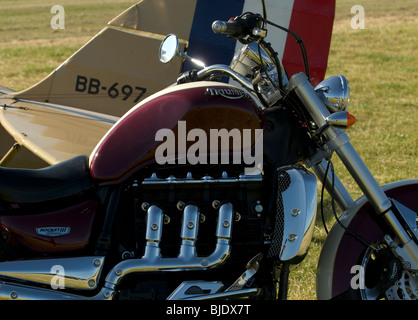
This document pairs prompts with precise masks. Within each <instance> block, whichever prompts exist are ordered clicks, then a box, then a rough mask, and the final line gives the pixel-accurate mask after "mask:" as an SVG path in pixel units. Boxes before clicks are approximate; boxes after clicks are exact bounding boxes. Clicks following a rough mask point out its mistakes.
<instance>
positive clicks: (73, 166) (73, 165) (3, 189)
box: [0, 156, 93, 204]
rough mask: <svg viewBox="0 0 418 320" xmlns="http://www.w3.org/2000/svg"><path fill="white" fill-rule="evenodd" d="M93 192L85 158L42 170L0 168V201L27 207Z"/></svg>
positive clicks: (79, 157)
mask: <svg viewBox="0 0 418 320" xmlns="http://www.w3.org/2000/svg"><path fill="white" fill-rule="evenodd" d="M91 188H93V181H92V178H91V175H90V170H89V160H88V157H87V156H77V157H75V158H73V159H70V160H67V161H64V162H61V163H59V164H56V165H53V166H50V167H46V168H43V169H16V168H4V167H0V199H1V200H3V201H6V202H9V203H18V204H28V203H38V202H43V201H50V200H57V199H60V198H64V197H69V196H72V195H75V194H78V193H80V192H83V191H87V190H89V189H91Z"/></svg>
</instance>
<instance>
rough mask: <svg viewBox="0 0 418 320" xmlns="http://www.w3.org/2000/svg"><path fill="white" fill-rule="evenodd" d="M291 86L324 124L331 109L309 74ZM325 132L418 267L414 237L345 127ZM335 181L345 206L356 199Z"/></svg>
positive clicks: (293, 80) (295, 78)
mask: <svg viewBox="0 0 418 320" xmlns="http://www.w3.org/2000/svg"><path fill="white" fill-rule="evenodd" d="M289 88H290V89H292V90H293V89H294V90H295V92H296V94H297V96H298V97H299V99H300V100H301V101H302V103H303V104H304V105H305V107H306V109H307V110H308V112H309V113H310V115H311V116H312V119H313V120H314V122H315V123H316V124H317V125H318V127H321V126H323V125H325V124H326V118H327V117H328V116H329V115H330V112H329V111H328V109H327V108H326V107H325V105H324V104H323V102H322V101H321V99H320V98H319V97H318V95H317V94H316V92H315V90H314V88H313V87H312V85H311V84H310V83H309V81H308V79H307V77H306V75H305V74H303V73H299V74H297V75H295V76H293V77H292V78H291V80H290V82H289ZM324 136H325V138H326V139H327V141H328V143H327V144H329V145H331V149H332V150H335V152H336V154H337V155H338V157H339V158H340V159H341V161H342V163H343V164H344V166H345V167H346V168H347V170H348V171H349V173H350V174H351V176H352V177H353V178H354V180H355V181H356V183H357V184H358V186H359V187H360V189H361V190H362V191H363V193H364V195H365V197H366V198H367V199H368V200H369V202H370V204H371V205H372V206H373V208H374V210H375V211H376V213H377V214H383V216H384V219H385V220H386V222H387V223H388V224H389V226H390V227H391V228H392V230H393V231H394V233H395V235H396V237H397V239H398V242H399V246H400V247H402V248H403V250H402V256H403V257H402V258H403V259H404V260H405V262H406V263H407V264H409V265H410V266H411V267H412V269H415V270H416V268H417V265H418V261H417V260H418V257H417V256H418V254H417V252H418V248H417V245H416V243H415V241H414V239H412V238H411V236H410V235H409V234H408V233H407V232H406V230H405V229H404V227H403V226H402V224H401V223H400V222H399V220H398V218H397V217H396V215H395V214H394V212H393V211H392V209H391V208H392V202H391V201H390V199H389V198H388V197H387V196H386V194H385V193H384V192H383V190H382V188H381V187H380V185H379V183H378V182H377V181H376V179H375V178H374V176H373V175H372V174H371V172H370V171H369V169H368V168H367V166H366V164H365V163H364V162H363V160H362V159H361V158H360V156H359V155H358V153H357V151H356V150H355V149H354V147H353V145H352V144H351V142H350V139H349V138H348V135H347V134H346V133H345V132H344V131H342V130H339V129H336V128H334V127H332V126H330V127H329V128H328V129H326V130H325V131H324ZM318 168H319V169H321V168H322V169H321V170H323V168H324V163H322V164H320V165H319V166H317V168H316V169H317V170H318ZM314 169H315V168H314ZM323 175H324V174H323ZM329 179H330V178H329V177H328V178H327V181H326V182H327V184H328V185H329V183H330V181H328V180H329ZM334 183H337V185H336V186H337V188H338V189H339V190H340V192H337V196H338V197H337V201H338V203H339V204H340V206H342V207H343V208H344V207H346V206H349V205H350V204H351V203H352V201H353V200H352V199H351V196H349V194H348V192H347V191H346V189H345V188H344V186H342V183H341V182H340V181H339V180H335V181H334ZM340 184H341V185H340ZM327 189H328V188H327ZM338 189H337V190H338ZM328 190H329V189H328ZM344 190H345V191H344ZM394 246H395V245H394V244H393V243H392V248H394ZM395 251H396V249H395Z"/></svg>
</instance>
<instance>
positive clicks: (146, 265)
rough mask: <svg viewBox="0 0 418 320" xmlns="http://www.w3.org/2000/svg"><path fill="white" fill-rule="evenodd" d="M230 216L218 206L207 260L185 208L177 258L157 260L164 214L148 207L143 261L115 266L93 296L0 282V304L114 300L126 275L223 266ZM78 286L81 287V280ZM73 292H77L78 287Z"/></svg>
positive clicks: (229, 209) (193, 212)
mask: <svg viewBox="0 0 418 320" xmlns="http://www.w3.org/2000/svg"><path fill="white" fill-rule="evenodd" d="M233 216H234V210H233V206H232V204H231V203H225V204H224V205H222V206H221V208H220V209H219V215H218V223H217V228H216V237H217V242H216V248H215V250H214V251H213V253H212V254H211V255H209V256H208V257H198V256H197V253H196V246H195V243H196V240H197V234H198V227H199V219H200V213H199V208H198V207H197V206H195V205H188V206H186V208H185V209H184V212H183V221H182V230H181V234H180V236H181V238H182V244H181V247H180V252H179V255H178V257H177V258H164V257H162V256H161V252H160V247H159V245H160V242H161V237H162V228H163V225H164V223H163V218H164V214H163V212H162V210H161V209H160V208H158V207H157V206H151V207H150V208H148V211H147V223H146V228H147V230H146V239H147V244H146V247H145V252H144V255H143V257H142V258H140V259H130V260H125V261H122V262H120V263H118V264H117V265H116V266H115V267H114V268H113V269H112V270H111V271H110V272H109V273H108V274H107V276H106V279H105V284H104V286H103V287H102V288H101V290H100V292H99V293H98V294H97V295H95V296H87V295H86V296H84V295H75V294H70V293H68V292H65V291H60V290H52V289H47V288H40V287H34V286H28V285H24V284H18V283H11V282H9V281H7V282H5V281H0V300H8V299H10V300H20V299H24V300H112V299H113V298H114V297H115V288H116V286H117V285H118V283H119V282H120V280H121V279H122V278H123V277H124V276H126V275H128V274H130V273H134V272H147V271H148V272H152V271H187V270H207V269H211V268H215V267H217V266H219V265H221V264H223V263H224V262H225V260H226V259H227V258H228V257H229V255H230V250H231V248H230V239H231V235H232V222H233ZM67 259H68V258H67ZM83 259H87V258H83ZM65 260H66V259H61V260H57V261H60V262H62V261H65ZM70 260H71V259H70ZM96 260H97V258H96ZM96 260H94V266H95V267H96V268H98V269H99V270H101V267H102V266H103V258H100V261H99V260H97V261H96ZM45 261H46V260H45ZM99 262H100V263H99ZM22 265H23V264H22ZM25 265H26V264H25ZM24 274H25V272H21V273H20V274H19V275H18V276H17V275H16V274H15V275H14V276H11V275H10V274H5V275H6V276H9V277H10V278H15V279H16V278H18V279H26V278H25V277H24V276H23V275H24ZM73 274H74V273H71V275H73ZM94 274H95V277H96V278H94V280H95V281H94V285H96V284H97V282H98V281H97V277H99V275H100V272H97V270H96V272H95V273H94ZM50 277H51V276H49V278H48V279H49V280H50ZM66 279H67V278H66ZM11 280H12V279H11ZM31 280H32V279H31ZM49 280H48V281H49ZM88 280H89V281H88V286H89V288H90V289H92V288H94V287H95V286H93V281H92V279H91V278H89V279H88ZM83 281H85V280H83ZM78 282H79V283H81V280H79V281H78ZM77 288H78V289H80V287H77ZM82 289H85V285H83V286H82Z"/></svg>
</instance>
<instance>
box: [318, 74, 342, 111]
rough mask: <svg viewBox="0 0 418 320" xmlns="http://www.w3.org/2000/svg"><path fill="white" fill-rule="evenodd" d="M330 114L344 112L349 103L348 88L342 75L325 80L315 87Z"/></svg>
mask: <svg viewBox="0 0 418 320" xmlns="http://www.w3.org/2000/svg"><path fill="white" fill-rule="evenodd" d="M315 91H316V92H317V93H318V95H319V96H320V97H321V99H322V100H323V102H324V103H325V105H326V106H327V108H328V109H329V111H330V112H337V111H345V110H347V108H348V104H349V102H350V86H349V85H348V81H347V79H346V77H344V76H343V75H337V76H332V77H330V78H328V79H325V80H324V81H322V82H321V83H320V84H318V85H317V86H316V87H315Z"/></svg>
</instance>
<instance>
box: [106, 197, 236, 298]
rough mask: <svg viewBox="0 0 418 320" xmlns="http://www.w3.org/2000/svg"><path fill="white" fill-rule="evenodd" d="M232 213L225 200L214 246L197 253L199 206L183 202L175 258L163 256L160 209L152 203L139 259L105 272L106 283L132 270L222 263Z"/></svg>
mask: <svg viewBox="0 0 418 320" xmlns="http://www.w3.org/2000/svg"><path fill="white" fill-rule="evenodd" d="M233 214H234V210H233V206H232V204H231V203H225V204H224V205H222V206H221V207H220V209H219V215H218V223H217V228H216V237H217V241H216V248H215V250H214V251H213V253H212V254H211V255H210V256H208V257H198V256H197V254H196V247H195V242H196V239H197V233H198V224H199V209H198V207H197V206H195V205H188V206H186V208H185V209H184V212H183V222H182V230H181V234H180V235H181V237H182V245H181V248H180V253H179V255H178V257H177V258H163V257H161V254H160V248H159V243H160V241H161V235H162V227H163V223H162V221H163V212H162V210H161V209H160V208H158V207H157V206H154V205H153V206H151V207H150V208H149V209H148V211H147V225H146V228H147V230H146V237H147V244H146V249H145V254H144V256H143V257H142V258H140V259H130V260H125V261H122V262H120V263H118V264H117V265H116V266H115V267H114V268H113V269H112V270H111V271H110V272H109V273H108V275H107V277H106V280H105V287H106V288H107V289H110V290H114V289H115V287H116V286H117V285H118V284H119V282H120V280H121V279H122V278H123V277H124V276H126V275H128V274H130V273H134V272H145V271H148V272H152V271H187V270H207V269H211V268H214V267H217V266H219V265H221V264H223V263H224V262H225V260H226V259H227V258H228V257H229V255H230V250H231V248H230V239H231V235H232V222H233Z"/></svg>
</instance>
